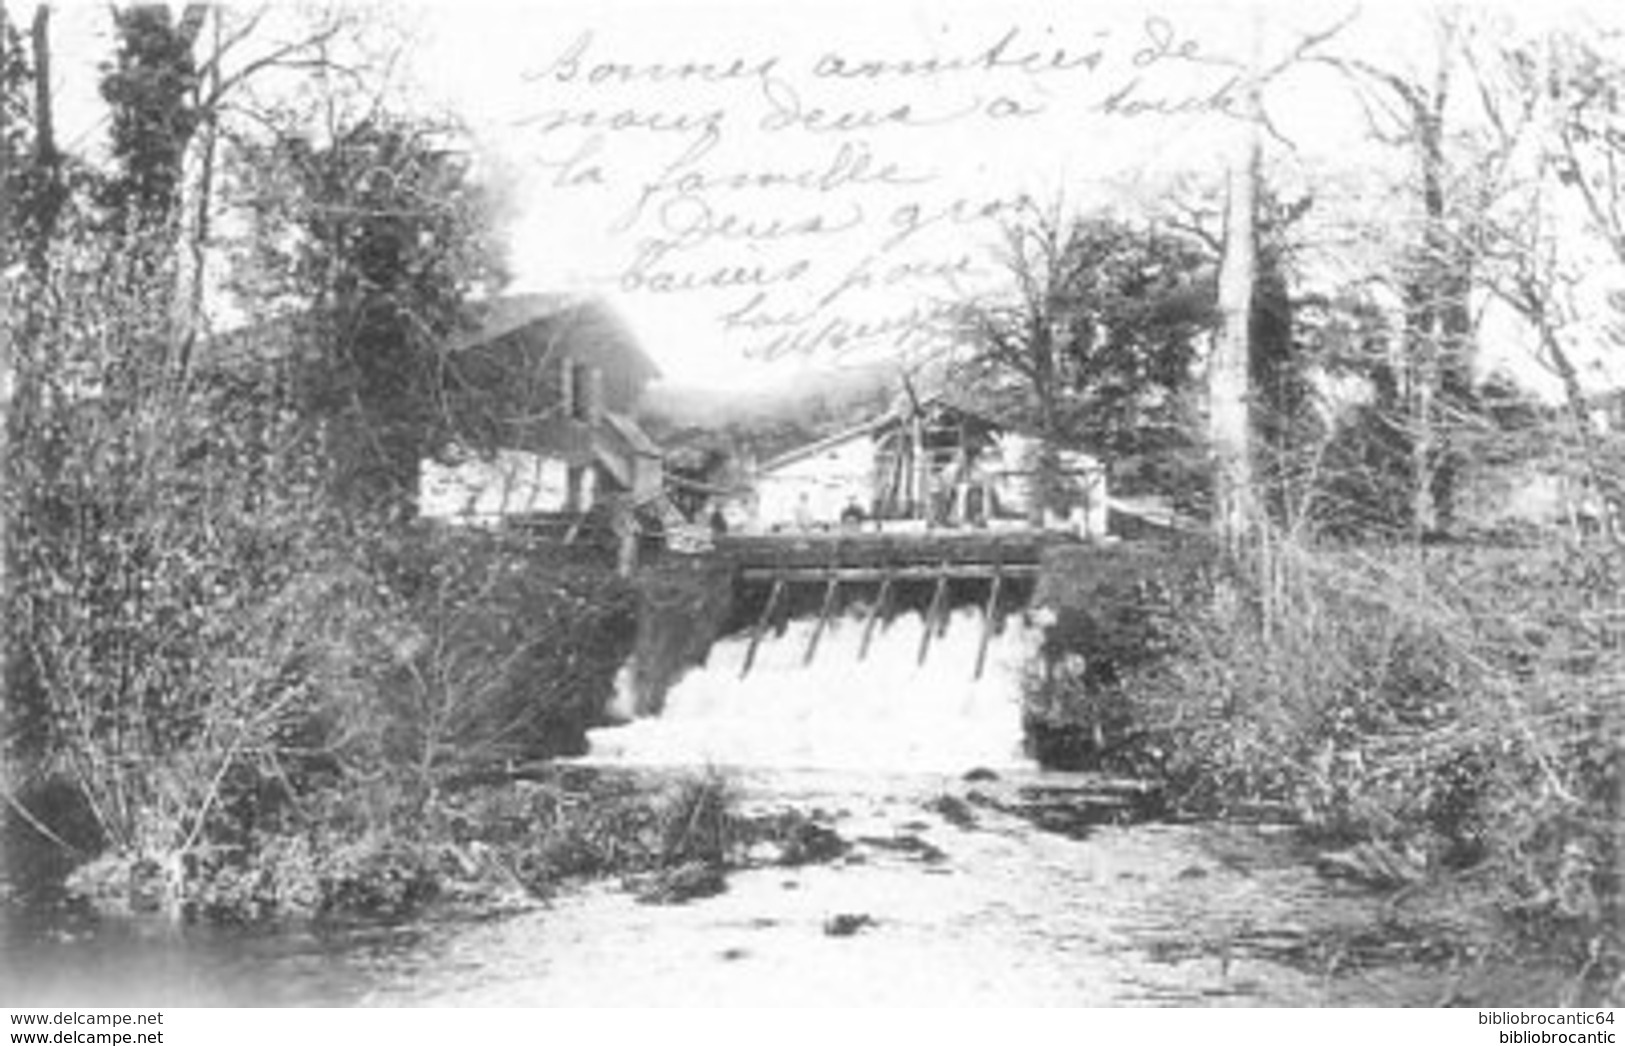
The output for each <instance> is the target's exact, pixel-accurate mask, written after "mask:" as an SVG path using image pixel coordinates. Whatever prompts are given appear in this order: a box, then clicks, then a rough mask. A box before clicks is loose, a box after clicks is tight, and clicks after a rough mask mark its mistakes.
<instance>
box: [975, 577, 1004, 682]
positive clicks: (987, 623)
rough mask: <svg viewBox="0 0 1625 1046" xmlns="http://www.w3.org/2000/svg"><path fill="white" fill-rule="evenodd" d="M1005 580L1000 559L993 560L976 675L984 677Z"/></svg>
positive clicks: (977, 652) (983, 613) (983, 615)
mask: <svg viewBox="0 0 1625 1046" xmlns="http://www.w3.org/2000/svg"><path fill="white" fill-rule="evenodd" d="M1003 582H1004V573H1003V572H1002V571H1001V570H1000V569H999V563H998V560H994V562H993V587H992V589H991V590H990V591H989V592H988V595H987V608H986V609H985V610H983V611H982V641H981V643H980V644H979V645H978V646H977V648H976V676H975V678H977V679H980V678H982V669H983V667H984V666H986V664H987V644H988V641H989V640H991V639H992V638H993V625H994V622H995V621H997V620H998V618H997V614H998V612H999V586H1000V585H1001V584H1002V583H1003Z"/></svg>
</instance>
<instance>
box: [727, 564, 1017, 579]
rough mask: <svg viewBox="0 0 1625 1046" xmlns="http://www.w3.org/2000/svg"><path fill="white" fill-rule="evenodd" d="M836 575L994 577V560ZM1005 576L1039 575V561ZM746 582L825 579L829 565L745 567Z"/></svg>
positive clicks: (1011, 567)
mask: <svg viewBox="0 0 1625 1046" xmlns="http://www.w3.org/2000/svg"><path fill="white" fill-rule="evenodd" d="M834 572H835V575H836V577H838V578H839V579H840V580H842V581H886V580H887V579H894V580H897V581H920V580H927V581H935V580H936V579H938V578H973V579H974V578H991V577H992V576H993V573H994V567H993V564H991V563H954V564H939V565H937V566H934V567H928V566H904V567H878V566H876V567H837V568H835V571H834ZM998 572H999V573H1001V574H1003V575H1004V576H1005V577H1037V576H1038V564H1036V563H1014V564H1006V565H1004V566H1001V567H999V568H998ZM739 573H740V577H741V578H743V579H744V580H745V581H776V580H779V579H783V580H786V581H825V580H828V578H829V575H830V568H829V567H745V568H744V569H743V570H741V571H740V572H739Z"/></svg>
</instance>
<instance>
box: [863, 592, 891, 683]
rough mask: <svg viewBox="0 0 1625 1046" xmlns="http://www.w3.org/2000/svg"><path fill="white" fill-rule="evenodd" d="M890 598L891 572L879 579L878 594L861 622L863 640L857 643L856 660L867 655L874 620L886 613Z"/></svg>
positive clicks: (873, 629)
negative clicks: (867, 614) (866, 617)
mask: <svg viewBox="0 0 1625 1046" xmlns="http://www.w3.org/2000/svg"><path fill="white" fill-rule="evenodd" d="M889 598H891V572H890V571H887V572H886V575H885V576H884V577H883V578H881V579H880V594H879V595H878V596H876V597H875V603H874V606H872V607H870V608H869V617H868V619H867V620H865V621H864V622H863V642H862V643H860V644H858V660H859V661H862V660H863V659H864V658H865V657H868V656H869V637H870V636H872V635H874V631H875V622H876V621H877V620H879V619H880V618H881V617H882V616H883V615H884V614H885V613H886V600H887V599H889Z"/></svg>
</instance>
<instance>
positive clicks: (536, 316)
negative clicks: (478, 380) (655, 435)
mask: <svg viewBox="0 0 1625 1046" xmlns="http://www.w3.org/2000/svg"><path fill="white" fill-rule="evenodd" d="M469 311H470V313H471V314H472V316H473V318H474V320H475V324H474V326H473V327H472V328H471V329H470V330H468V331H466V332H464V333H462V334H457V335H454V336H453V337H452V338H450V339H449V340H448V341H447V343H446V351H447V352H448V353H451V354H462V353H468V352H472V351H477V350H479V349H482V348H485V347H487V346H493V345H495V344H496V343H498V342H500V341H502V340H503V339H505V338H507V337H509V336H510V335H513V334H515V333H517V332H519V331H522V330H525V329H526V328H530V327H536V328H539V329H546V330H547V332H548V334H549V335H550V337H549V338H548V339H547V340H548V342H549V343H551V342H552V341H553V340H554V337H553V336H560V335H562V336H574V337H581V336H584V335H587V336H591V335H598V337H596V338H594V339H593V342H594V344H598V345H605V346H614V347H615V348H616V349H618V350H619V351H620V352H622V353H623V354H624V355H625V357H626V360H627V362H628V363H629V364H630V366H631V368H632V370H633V371H634V372H635V373H636V374H637V376H638V377H639V378H640V379H641V380H644V381H647V380H649V379H651V378H656V377H659V376H660V368H659V367H658V366H656V365H655V362H654V361H653V360H652V359H650V358H649V356H648V354H647V353H645V352H644V351H643V347H642V346H641V345H639V344H638V341H637V339H636V338H635V337H633V336H632V332H631V331H630V330H629V329H628V328H627V326H626V324H625V322H624V321H623V320H622V319H621V317H620V315H619V314H618V313H617V312H616V311H615V310H614V309H613V308H612V307H611V306H610V305H609V304H608V303H607V302H604V301H603V300H602V299H599V298H583V297H578V296H574V295H567V294H509V295H504V296H502V297H500V298H492V299H489V300H487V301H483V302H473V303H471V304H470V306H469ZM318 316H319V314H311V313H294V314H289V315H285V316H278V317H275V318H272V319H267V320H259V321H257V322H253V323H249V324H245V325H243V326H241V327H238V328H236V329H234V330H230V331H226V332H224V333H221V334H218V335H216V336H214V337H213V338H211V339H209V346H208V348H207V349H206V350H205V357H206V358H207V359H209V360H211V361H213V362H214V363H215V364H216V365H218V366H221V367H223V368H225V369H231V368H234V367H239V366H244V365H250V364H253V363H271V362H275V361H278V360H286V359H291V358H294V357H297V356H298V355H299V354H300V353H301V352H305V351H309V350H310V348H311V346H313V345H314V344H315V341H314V338H315V334H316V323H315V320H316V319H317V318H318Z"/></svg>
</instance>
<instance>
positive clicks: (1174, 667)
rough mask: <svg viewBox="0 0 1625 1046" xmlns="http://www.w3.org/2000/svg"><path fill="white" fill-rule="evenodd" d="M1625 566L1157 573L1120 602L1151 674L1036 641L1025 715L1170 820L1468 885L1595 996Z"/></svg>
mask: <svg viewBox="0 0 1625 1046" xmlns="http://www.w3.org/2000/svg"><path fill="white" fill-rule="evenodd" d="M1619 566H1620V564H1619V557H1618V553H1617V550H1615V549H1613V548H1611V547H1581V548H1572V549H1546V550H1540V551H1538V552H1536V551H1532V550H1527V549H1519V550H1482V549H1480V550H1472V551H1468V550H1460V549H1449V548H1445V549H1441V550H1437V551H1428V550H1421V549H1393V550H1386V551H1377V552H1369V551H1368V552H1356V551H1347V550H1344V551H1335V550H1319V549H1313V548H1308V547H1304V546H1300V545H1297V544H1293V543H1289V542H1283V541H1272V542H1270V543H1267V544H1264V545H1262V546H1261V547H1260V548H1258V549H1256V550H1254V552H1253V553H1252V554H1251V556H1250V558H1249V559H1248V560H1247V561H1245V562H1243V563H1239V564H1232V565H1230V566H1221V565H1219V564H1215V565H1214V566H1213V567H1212V568H1210V569H1206V570H1197V571H1194V572H1192V571H1185V572H1184V573H1182V574H1181V575H1180V577H1182V578H1185V579H1187V580H1189V579H1192V578H1194V579H1196V581H1197V582H1199V583H1196V584H1189V583H1185V582H1183V581H1178V582H1173V583H1170V582H1166V581H1163V580H1159V577H1165V576H1166V570H1164V571H1163V572H1162V573H1161V574H1159V573H1158V572H1157V571H1154V570H1153V571H1151V573H1150V574H1149V580H1148V581H1147V582H1146V583H1145V584H1143V585H1141V586H1139V587H1138V588H1137V589H1134V590H1132V591H1129V590H1125V591H1121V592H1119V593H1118V595H1119V597H1121V598H1125V599H1128V600H1130V601H1131V602H1135V603H1136V606H1135V607H1134V608H1132V610H1130V611H1125V612H1122V613H1120V614H1119V617H1120V619H1125V620H1126V619H1133V620H1136V621H1138V622H1140V632H1141V634H1142V636H1143V640H1144V642H1145V644H1146V647H1145V649H1147V650H1153V651H1156V656H1154V657H1142V658H1140V659H1139V661H1138V662H1137V663H1135V664H1134V665H1133V666H1132V669H1131V670H1130V671H1127V672H1121V673H1106V672H1103V671H1102V670H1101V669H1100V668H1099V667H1096V668H1095V669H1094V670H1092V671H1091V670H1090V668H1089V667H1088V666H1089V661H1090V659H1091V658H1094V659H1096V661H1097V662H1098V661H1099V660H1100V659H1102V658H1105V657H1110V656H1111V651H1112V648H1111V645H1110V644H1109V643H1105V642H1103V640H1102V636H1104V635H1106V634H1107V633H1106V632H1104V631H1102V630H1101V629H1098V628H1094V629H1073V630H1072V631H1070V632H1068V633H1054V634H1053V635H1054V636H1055V638H1057V640H1058V642H1059V644H1060V645H1059V646H1058V647H1057V648H1056V649H1054V650H1051V651H1050V653H1049V661H1050V664H1049V665H1048V666H1047V668H1046V669H1044V670H1042V671H1035V672H1034V673H1033V675H1032V677H1031V679H1030V680H1029V685H1028V704H1029V709H1030V710H1031V711H1030V714H1032V715H1035V716H1042V717H1043V718H1044V719H1045V720H1046V721H1047V722H1049V723H1050V724H1051V729H1052V733H1053V729H1054V724H1057V723H1059V724H1061V725H1062V726H1064V727H1065V729H1066V730H1067V731H1068V736H1070V737H1071V738H1073V739H1074V741H1075V742H1076V743H1075V744H1074V745H1073V746H1072V747H1071V748H1070V749H1067V750H1066V753H1067V754H1069V755H1073V756H1077V755H1079V754H1081V755H1082V756H1084V757H1085V759H1086V761H1087V762H1088V763H1089V765H1092V766H1095V767H1098V768H1101V769H1105V770H1109V771H1115V772H1125V773H1131V774H1139V775H1155V776H1156V777H1158V778H1160V779H1161V780H1162V781H1163V782H1164V785H1165V787H1166V789H1167V792H1168V798H1169V800H1170V801H1171V802H1172V803H1173V804H1174V806H1175V807H1176V808H1178V809H1182V810H1184V811H1186V812H1189V813H1199V814H1204V815H1234V814H1237V813H1250V812H1254V811H1256V810H1258V809H1260V808H1263V809H1265V810H1269V811H1273V812H1274V813H1276V814H1277V815H1284V816H1290V817H1291V818H1293V819H1295V820H1296V821H1297V822H1298V823H1299V824H1300V825H1301V826H1302V827H1303V829H1304V830H1305V831H1306V832H1308V833H1309V834H1310V836H1311V837H1313V838H1315V839H1318V840H1320V841H1321V842H1322V843H1323V844H1324V845H1327V846H1354V845H1356V844H1359V845H1361V846H1364V847H1366V848H1367V849H1366V850H1365V851H1364V852H1366V853H1378V854H1381V855H1383V856H1382V858H1381V860H1380V861H1378V862H1376V864H1377V865H1380V867H1377V866H1373V867H1372V868H1370V869H1368V871H1369V875H1368V876H1367V877H1368V878H1370V879H1371V880H1373V881H1382V882H1386V883H1390V884H1392V883H1423V882H1427V881H1429V880H1431V879H1434V878H1436V877H1438V876H1445V875H1450V874H1452V873H1453V872H1454V871H1456V870H1461V869H1467V868H1472V869H1473V870H1474V874H1475V875H1477V876H1479V877H1480V880H1481V881H1483V882H1488V883H1492V884H1494V885H1493V887H1492V888H1491V889H1490V890H1489V891H1488V892H1489V894H1491V895H1493V896H1494V897H1495V903H1496V905H1497V906H1498V907H1499V910H1500V911H1501V912H1502V913H1503V914H1504V915H1506V916H1508V917H1509V918H1508V925H1509V926H1512V927H1514V928H1516V929H1517V930H1518V931H1519V932H1520V933H1528V934H1529V935H1530V936H1529V938H1528V939H1529V940H1531V941H1538V942H1540V943H1541V945H1542V947H1546V948H1554V947H1555V948H1557V949H1559V950H1562V951H1565V952H1566V954H1567V955H1568V957H1569V958H1571V959H1572V960H1573V961H1574V963H1575V965H1576V967H1580V968H1584V969H1585V970H1586V971H1587V973H1588V976H1591V977H1594V978H1595V977H1602V978H1603V979H1604V980H1606V979H1607V978H1608V977H1612V976H1616V975H1618V974H1619V973H1620V970H1621V969H1622V966H1621V957H1622V955H1625V951H1622V949H1621V942H1620V937H1619V920H1620V914H1621V913H1620V909H1619V886H1620V884H1619V871H1620V860H1621V853H1622V850H1621V847H1620V842H1621V839H1620V834H1621V830H1622V829H1621V824H1622V817H1621V814H1622V811H1621V809H1620V803H1621V787H1622V778H1621V763H1622V760H1625V756H1622V752H1625V726H1622V720H1625V712H1622V702H1621V691H1620V690H1619V688H1618V682H1617V681H1618V680H1619V679H1621V678H1625V673H1622V671H1621V670H1622V669H1625V653H1622V651H1625V644H1622V643H1621V641H1620V640H1621V634H1620V633H1619V630H1618V622H1619V621H1620V617H1619V615H1618V613H1617V611H1616V610H1615V606H1616V601H1617V598H1618V597H1617V596H1616V595H1615V594H1614V593H1617V592H1618V591H1620V589H1619V587H1618V582H1619V580H1621V579H1622V578H1621V572H1620V569H1619ZM1058 624H1059V623H1058ZM1091 644H1093V645H1091ZM1041 754H1042V753H1041ZM1371 847H1375V849H1374V850H1373V849H1371Z"/></svg>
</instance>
